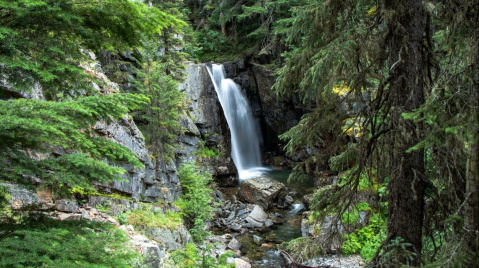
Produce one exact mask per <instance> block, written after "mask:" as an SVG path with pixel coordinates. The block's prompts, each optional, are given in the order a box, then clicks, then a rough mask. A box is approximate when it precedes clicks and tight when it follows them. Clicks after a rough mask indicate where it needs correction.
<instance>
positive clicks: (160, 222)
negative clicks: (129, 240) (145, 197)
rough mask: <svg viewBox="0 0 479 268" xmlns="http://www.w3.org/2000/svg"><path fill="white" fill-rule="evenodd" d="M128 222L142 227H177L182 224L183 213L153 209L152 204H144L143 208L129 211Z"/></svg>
mask: <svg viewBox="0 0 479 268" xmlns="http://www.w3.org/2000/svg"><path fill="white" fill-rule="evenodd" d="M126 215H127V218H128V220H127V222H128V223H129V224H131V225H135V226H139V227H142V228H168V229H176V227H177V226H178V225H181V224H182V222H181V215H180V214H179V213H176V212H173V211H169V210H168V211H166V212H165V213H162V212H161V211H159V210H153V209H152V207H151V206H148V205H143V207H142V208H141V209H138V210H134V211H131V212H127V213H126Z"/></svg>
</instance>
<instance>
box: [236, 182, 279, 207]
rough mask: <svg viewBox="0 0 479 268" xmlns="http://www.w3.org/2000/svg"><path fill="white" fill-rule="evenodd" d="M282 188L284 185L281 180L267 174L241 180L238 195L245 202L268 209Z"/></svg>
mask: <svg viewBox="0 0 479 268" xmlns="http://www.w3.org/2000/svg"><path fill="white" fill-rule="evenodd" d="M284 188H285V186H284V184H282V183H281V182H278V181H276V180H274V179H272V178H270V177H268V176H261V177H258V178H254V179H251V180H247V181H245V182H243V184H242V185H241V189H240V191H239V194H238V197H239V198H240V199H241V200H243V201H245V202H247V203H253V204H256V205H259V206H261V207H262V208H263V209H268V208H270V207H271V206H272V204H273V202H274V200H275V199H276V197H277V196H278V194H279V193H280V192H281V191H282V190H283V189H284Z"/></svg>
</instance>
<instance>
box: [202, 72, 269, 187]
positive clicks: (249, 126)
mask: <svg viewBox="0 0 479 268" xmlns="http://www.w3.org/2000/svg"><path fill="white" fill-rule="evenodd" d="M207 69H208V73H209V74H210V76H211V79H212V80H213V85H214V87H215V90H216V94H218V98H219V100H220V104H221V107H223V111H224V113H225V117H226V121H227V122H228V126H229V128H230V131H231V157H232V158H233V161H234V163H235V165H236V168H237V169H238V173H239V179H240V180H246V179H251V178H254V177H259V176H261V175H262V173H263V171H265V170H266V169H265V168H262V167H261V154H260V149H259V143H260V142H259V141H260V139H259V138H258V137H261V135H260V132H258V130H257V127H256V125H257V124H256V122H255V120H254V118H253V114H252V112H251V108H250V107H249V104H248V101H247V100H246V97H245V96H244V95H243V94H242V93H241V90H240V88H239V87H238V85H237V84H235V82H233V80H231V79H227V78H225V70H224V67H223V65H220V64H213V65H212V66H211V70H210V68H207Z"/></svg>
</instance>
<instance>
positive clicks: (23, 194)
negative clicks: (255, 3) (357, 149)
mask: <svg viewBox="0 0 479 268" xmlns="http://www.w3.org/2000/svg"><path fill="white" fill-rule="evenodd" d="M224 66H225V70H226V75H227V77H228V78H231V79H233V80H234V81H235V82H236V83H237V84H238V85H240V87H241V89H242V90H243V92H244V93H245V94H246V96H247V97H248V99H249V101H250V104H251V107H252V109H253V113H254V116H255V118H256V120H257V121H258V125H260V126H261V130H262V134H263V137H262V138H263V139H262V140H263V141H264V142H263V148H262V149H263V152H273V155H275V154H281V148H282V146H283V144H282V143H281V141H279V139H278V135H279V134H281V133H284V132H285V131H286V130H288V129H289V128H291V127H292V126H294V125H295V124H297V122H298V120H299V117H300V115H301V112H300V111H298V110H296V109H295V108H294V106H293V104H292V103H291V102H290V101H287V100H283V99H278V98H276V95H275V94H274V93H273V92H272V91H271V87H272V85H273V84H274V77H273V76H272V75H271V74H270V72H268V71H267V70H266V69H265V68H262V67H260V66H255V65H249V66H245V64H244V63H243V61H241V60H238V61H232V62H226V63H224ZM84 67H85V69H87V71H88V72H95V76H96V77H97V78H98V79H100V80H103V82H105V85H106V86H104V88H103V87H100V86H98V85H96V84H94V85H93V87H94V88H96V89H97V90H98V91H99V92H102V93H105V92H106V93H107V94H108V93H114V92H118V85H116V84H115V83H112V82H110V81H109V80H108V78H107V77H106V76H105V75H104V74H103V73H102V72H101V68H100V67H99V66H98V65H97V64H92V65H91V66H84ZM186 74H187V75H186V79H185V81H184V82H183V83H181V84H180V85H179V88H178V90H180V91H183V92H185V95H186V98H187V110H186V111H185V113H184V114H183V115H181V118H180V122H181V126H182V128H183V132H182V133H181V134H180V136H179V137H178V139H177V141H178V144H179V145H180V146H179V148H178V149H177V152H176V159H175V161H173V160H171V161H165V160H164V157H163V156H161V155H157V156H156V157H153V156H154V155H156V154H155V152H152V151H151V150H149V149H148V148H147V146H146V144H145V139H144V137H143V135H142V133H141V132H140V130H139V129H138V127H137V126H136V125H135V122H134V121H133V120H132V119H129V118H128V116H125V117H124V118H122V119H120V120H116V121H114V122H113V123H110V124H106V123H105V122H98V123H97V124H96V125H95V126H94V130H95V131H96V133H97V134H98V135H99V136H102V137H104V138H106V139H109V140H112V141H114V142H116V143H118V144H121V145H123V146H125V147H127V148H129V149H130V150H131V151H132V152H134V153H135V154H137V155H138V158H139V159H140V161H141V162H142V163H143V164H144V165H145V168H143V169H139V168H135V167H132V166H128V165H124V166H122V167H123V168H124V169H125V170H126V171H127V173H125V174H123V175H122V177H123V178H124V179H126V180H127V181H125V182H113V183H110V184H103V185H98V188H99V189H101V190H103V191H106V192H114V193H119V194H121V195H124V196H128V197H131V198H133V199H134V200H138V201H143V202H157V201H160V202H161V203H162V204H165V205H169V204H171V203H172V202H174V201H175V200H177V199H178V197H179V196H180V194H181V185H180V183H179V179H178V174H177V166H179V165H180V164H181V163H183V162H185V161H191V160H193V161H198V162H199V163H200V165H201V166H202V167H203V168H204V169H206V170H208V171H209V172H210V173H211V174H212V175H213V176H214V178H215V180H216V181H217V182H218V183H219V184H220V185H221V186H233V185H236V183H237V179H236V172H237V171H236V168H235V166H234V163H233V161H232V159H231V157H230V154H231V144H230V143H231V141H230V139H231V137H230V133H229V129H228V125H227V123H226V119H225V117H224V114H223V110H222V108H221V105H220V103H219V100H218V97H217V95H216V91H215V89H214V86H213V83H212V81H211V78H210V76H209V74H208V71H207V67H206V65H205V64H190V65H188V66H187V68H186ZM10 97H15V98H22V97H23V98H34V99H44V98H43V96H42V94H41V89H40V88H34V89H33V90H32V91H30V92H20V93H15V92H12V96H10ZM205 148H207V149H210V150H213V151H215V152H216V153H217V155H216V156H214V157H205V156H202V155H201V154H199V153H198V151H199V150H200V151H201V150H204V149H205ZM15 189H17V190H14V193H16V194H14V195H13V199H14V200H15V204H16V207H21V206H22V204H25V205H27V204H32V203H45V202H43V201H42V200H44V198H42V197H41V196H40V197H39V196H38V194H36V193H33V192H31V194H30V195H29V194H27V192H28V191H26V190H24V189H23V188H21V187H16V188H15ZM15 191H16V192H15ZM12 202H13V201H12ZM52 202H53V201H52ZM52 202H47V203H52ZM43 206H44V204H43Z"/></svg>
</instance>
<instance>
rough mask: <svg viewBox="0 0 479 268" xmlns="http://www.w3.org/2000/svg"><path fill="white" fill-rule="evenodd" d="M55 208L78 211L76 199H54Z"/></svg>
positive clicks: (71, 211) (72, 211)
mask: <svg viewBox="0 0 479 268" xmlns="http://www.w3.org/2000/svg"><path fill="white" fill-rule="evenodd" d="M55 209H56V210H58V211H62V212H69V213H75V212H78V211H79V209H80V208H79V206H78V203H77V202H76V201H73V200H67V199H60V200H55Z"/></svg>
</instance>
